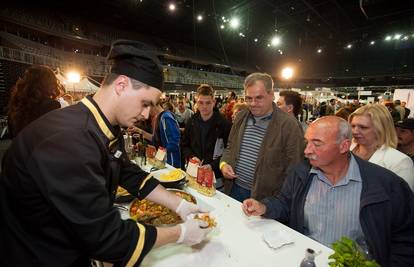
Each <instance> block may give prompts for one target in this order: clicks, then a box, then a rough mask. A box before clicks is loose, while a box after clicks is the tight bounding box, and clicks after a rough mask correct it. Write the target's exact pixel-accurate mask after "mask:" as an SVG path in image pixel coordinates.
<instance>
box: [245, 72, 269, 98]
mask: <svg viewBox="0 0 414 267" xmlns="http://www.w3.org/2000/svg"><path fill="white" fill-rule="evenodd" d="M257 81H262V82H263V84H264V86H265V88H266V92H267V93H270V92H273V79H272V76H270V75H269V74H267V73H260V72H254V73H252V74H250V75H249V76H247V77H246V79H245V80H244V90H246V88H248V87H250V86H252V85H253V84H255V83H256V82H257Z"/></svg>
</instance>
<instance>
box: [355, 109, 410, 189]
mask: <svg viewBox="0 0 414 267" xmlns="http://www.w3.org/2000/svg"><path fill="white" fill-rule="evenodd" d="M349 123H350V124H351V127H352V135H353V144H352V146H351V150H352V152H353V153H354V154H355V155H357V156H358V157H360V158H362V159H365V160H368V161H369V162H372V163H375V164H377V165H380V166H382V167H384V168H386V169H388V170H390V171H392V172H394V173H395V174H397V175H398V176H400V177H401V178H403V179H404V180H405V181H407V183H408V184H409V186H410V187H411V190H413V191H414V166H413V162H412V161H411V159H410V158H409V157H408V156H407V155H405V154H403V153H401V152H400V151H398V150H397V149H395V148H396V147H397V143H398V139H397V133H396V131H395V127H394V122H393V119H392V117H391V114H390V112H389V111H388V109H387V108H386V107H385V106H383V105H380V104H369V105H365V106H362V107H360V108H358V109H357V110H355V111H354V112H353V113H352V114H351V115H350V116H349Z"/></svg>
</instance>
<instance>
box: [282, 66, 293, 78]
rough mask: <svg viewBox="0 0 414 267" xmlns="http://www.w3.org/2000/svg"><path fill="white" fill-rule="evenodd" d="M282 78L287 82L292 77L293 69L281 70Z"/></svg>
mask: <svg viewBox="0 0 414 267" xmlns="http://www.w3.org/2000/svg"><path fill="white" fill-rule="evenodd" d="M281 74H282V78H283V79H285V80H289V79H291V78H292V77H293V69H292V68H291V67H286V68H283V69H282V73H281Z"/></svg>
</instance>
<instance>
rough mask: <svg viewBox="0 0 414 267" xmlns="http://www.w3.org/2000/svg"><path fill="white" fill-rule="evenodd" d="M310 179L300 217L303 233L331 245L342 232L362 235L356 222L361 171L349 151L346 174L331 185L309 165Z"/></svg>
mask: <svg viewBox="0 0 414 267" xmlns="http://www.w3.org/2000/svg"><path fill="white" fill-rule="evenodd" d="M312 174H316V175H313V180H312V183H311V186H310V188H309V192H308V194H307V196H306V201H305V210H304V216H305V217H304V219H305V228H307V229H306V233H305V234H306V235H307V236H309V237H310V238H312V239H315V240H316V241H318V242H320V243H322V244H324V245H326V246H331V245H332V243H333V242H335V241H337V240H338V239H340V238H341V237H342V236H347V237H349V238H351V239H353V240H356V239H357V238H360V237H363V233H362V229H361V224H360V222H359V208H360V196H361V190H362V180H361V173H360V171H359V167H358V164H357V163H356V161H355V158H354V156H352V155H351V158H350V163H349V167H348V171H347V173H346V175H345V176H344V177H343V178H342V179H341V180H340V181H339V182H338V183H337V184H336V185H332V183H331V182H330V181H329V179H328V178H326V176H325V175H324V174H323V172H322V171H321V170H318V169H314V168H312V169H311V171H310V175H312Z"/></svg>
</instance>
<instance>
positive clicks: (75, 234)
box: [28, 130, 157, 266]
mask: <svg viewBox="0 0 414 267" xmlns="http://www.w3.org/2000/svg"><path fill="white" fill-rule="evenodd" d="M101 157H102V152H101V150H100V149H99V143H98V142H97V141H96V140H95V138H94V137H93V135H92V134H90V133H89V132H87V131H83V132H82V133H79V130H78V131H76V132H73V133H72V132H71V131H66V132H64V133H60V134H55V135H54V136H51V137H50V138H49V139H47V140H46V141H44V142H42V143H41V144H39V145H38V146H37V147H36V148H35V149H34V150H33V153H32V155H31V157H30V160H29V161H28V165H29V169H30V170H31V174H32V176H33V177H34V180H35V181H36V183H37V185H38V187H39V190H40V191H41V194H42V195H43V196H44V198H45V200H46V201H47V202H48V203H49V205H50V209H51V210H52V211H53V213H54V214H55V217H56V220H58V221H59V223H60V225H61V226H62V230H63V231H64V232H66V233H67V235H68V238H70V239H71V240H73V241H72V242H73V245H74V247H75V248H79V249H80V250H82V251H83V252H84V253H85V254H87V255H88V256H89V257H91V258H94V259H97V260H101V261H107V262H121V264H122V265H129V266H130V265H135V264H139V263H140V262H141V261H142V259H143V257H144V256H145V255H146V254H147V253H148V252H149V251H150V250H151V248H152V247H153V245H154V243H155V240H156V238H157V231H156V229H155V228H154V227H152V226H147V225H142V224H138V223H136V222H134V221H132V220H126V221H124V220H121V218H120V214H119V212H118V211H117V209H116V208H114V207H113V206H112V205H111V200H110V195H109V193H108V190H107V188H106V183H105V177H104V171H103V169H102V166H101V162H100V161H101Z"/></svg>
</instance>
